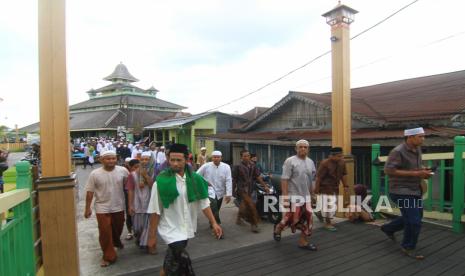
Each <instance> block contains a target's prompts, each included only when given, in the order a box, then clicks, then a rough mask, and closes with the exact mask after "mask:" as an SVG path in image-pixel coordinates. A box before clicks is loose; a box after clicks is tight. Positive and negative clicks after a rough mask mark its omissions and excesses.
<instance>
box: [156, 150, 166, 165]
mask: <svg viewBox="0 0 465 276" xmlns="http://www.w3.org/2000/svg"><path fill="white" fill-rule="evenodd" d="M165 161H166V155H165V152H164V151H159V152H157V154H156V163H157V164H163V163H165Z"/></svg>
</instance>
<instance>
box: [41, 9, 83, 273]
mask: <svg viewBox="0 0 465 276" xmlns="http://www.w3.org/2000/svg"><path fill="white" fill-rule="evenodd" d="M38 18H39V93H40V96H39V100H40V136H41V137H40V138H41V156H42V176H41V178H40V179H39V180H38V190H39V206H40V221H41V232H42V253H43V261H44V272H45V274H46V275H52V276H54V275H57V276H58V275H72V276H74V275H76V276H77V275H79V254H78V245H77V231H76V230H77V229H76V208H75V207H76V206H75V189H74V187H75V184H76V182H75V177H74V176H73V175H71V173H70V167H71V161H70V152H69V112H68V93H67V83H66V41H65V0H41V1H39V17H38Z"/></svg>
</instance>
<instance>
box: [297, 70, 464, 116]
mask: <svg viewBox="0 0 465 276" xmlns="http://www.w3.org/2000/svg"><path fill="white" fill-rule="evenodd" d="M291 93H295V94H296V95H299V96H302V97H306V98H309V99H312V100H314V101H318V102H321V103H324V104H326V105H331V93H324V94H315V93H304V92H291ZM351 97H352V112H354V113H358V114H360V115H363V116H365V117H367V118H371V119H376V120H383V121H386V122H387V123H395V122H403V121H413V120H427V119H439V118H444V117H450V116H452V115H454V114H458V113H463V112H464V111H465V70H463V71H457V72H452V73H445V74H440V75H433V76H426V77H420V78H413V79H406V80H400V81H394V82H389V83H382V84H377V85H371V86H366V87H360V88H353V89H352V91H351Z"/></svg>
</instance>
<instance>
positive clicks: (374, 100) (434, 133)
mask: <svg viewBox="0 0 465 276" xmlns="http://www.w3.org/2000/svg"><path fill="white" fill-rule="evenodd" d="M351 99H352V153H353V155H354V157H355V158H356V164H357V171H356V181H357V183H366V184H369V176H370V169H369V167H370V166H369V165H370V163H371V145H372V144H374V143H378V144H381V146H382V147H381V151H382V154H383V155H386V154H388V153H389V150H390V149H391V148H392V147H394V146H396V145H398V144H399V143H401V142H402V140H403V129H405V128H406V127H409V126H413V125H420V126H423V127H424V128H425V130H426V135H427V139H426V141H425V147H424V151H429V152H444V151H452V146H453V137H454V136H456V135H463V134H465V70H464V71H458V72H451V73H446V74H440V75H433V76H426V77H420V78H413V79H406V80H400V81H394V82H389V83H383V84H378V85H371V86H366V87H360V88H354V89H352V90H351ZM331 123H332V121H331V93H322V94H318V93H304V92H295V91H290V92H289V93H288V94H287V95H286V96H285V97H284V98H282V99H281V100H280V101H279V102H277V103H276V104H275V105H273V106H272V107H271V108H269V109H267V110H266V111H265V112H263V113H262V114H261V115H259V116H257V117H256V119H254V120H252V121H251V122H249V123H248V124H246V125H244V126H242V127H241V128H237V129H232V130H230V131H229V132H226V133H218V134H216V135H210V136H208V137H203V138H205V139H211V140H212V141H223V142H224V141H228V142H231V143H232V147H231V148H232V150H233V152H232V153H231V154H232V155H233V156H234V158H233V163H237V162H239V151H240V150H241V149H243V148H248V149H249V150H250V151H251V152H253V153H257V155H258V156H259V161H260V162H261V163H262V165H263V167H264V168H265V170H267V171H270V172H273V173H275V174H280V173H281V169H282V164H283V162H284V160H285V159H286V158H287V157H289V156H292V155H293V154H294V153H295V152H294V145H295V142H296V141H297V140H299V139H307V140H309V141H310V145H311V150H310V155H311V158H312V159H313V160H315V161H316V162H318V161H320V160H323V159H324V158H326V156H327V155H328V150H329V147H330V145H331Z"/></svg>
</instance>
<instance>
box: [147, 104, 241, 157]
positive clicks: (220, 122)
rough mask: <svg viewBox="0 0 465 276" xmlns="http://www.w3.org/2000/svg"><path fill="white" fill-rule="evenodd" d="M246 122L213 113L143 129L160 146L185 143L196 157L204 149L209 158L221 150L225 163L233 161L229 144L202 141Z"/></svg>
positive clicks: (237, 117)
mask: <svg viewBox="0 0 465 276" xmlns="http://www.w3.org/2000/svg"><path fill="white" fill-rule="evenodd" d="M247 122H248V120H247V119H246V118H243V117H242V116H238V115H231V114H226V113H222V112H218V111H214V112H204V113H200V114H196V115H189V116H182V117H177V118H172V119H167V120H163V121H160V122H157V123H154V124H151V125H148V126H146V127H145V128H144V129H145V130H146V131H147V132H149V133H150V135H151V136H152V137H154V141H155V142H156V143H157V144H159V145H165V144H169V143H182V144H185V145H187V146H188V147H189V149H190V150H191V152H192V153H193V154H194V156H197V154H199V153H200V148H201V147H206V148H207V154H210V153H211V152H212V151H213V150H220V151H222V152H223V160H224V161H228V160H230V158H231V157H230V155H229V153H230V152H231V151H230V143H229V142H214V141H212V140H206V139H204V138H202V137H204V136H206V135H214V134H217V133H224V132H227V131H229V129H231V128H235V127H239V126H241V125H243V124H245V123H247Z"/></svg>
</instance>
